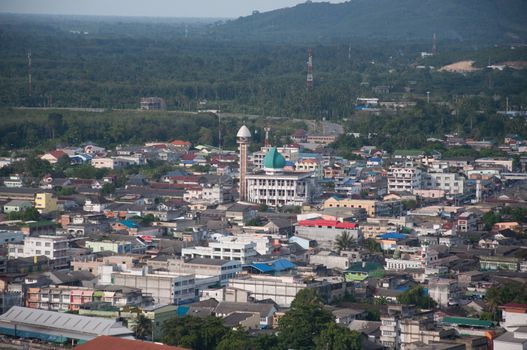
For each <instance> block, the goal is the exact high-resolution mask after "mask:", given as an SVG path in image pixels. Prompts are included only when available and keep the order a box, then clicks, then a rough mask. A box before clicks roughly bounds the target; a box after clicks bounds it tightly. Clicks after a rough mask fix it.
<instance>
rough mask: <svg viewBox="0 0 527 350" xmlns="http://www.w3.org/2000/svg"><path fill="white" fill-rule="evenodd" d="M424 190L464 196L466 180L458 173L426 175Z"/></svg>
mask: <svg viewBox="0 0 527 350" xmlns="http://www.w3.org/2000/svg"><path fill="white" fill-rule="evenodd" d="M422 188H423V189H426V190H441V191H444V192H445V194H452V195H454V194H463V193H464V192H465V178H464V177H463V176H461V175H459V174H457V173H426V174H423V179H422Z"/></svg>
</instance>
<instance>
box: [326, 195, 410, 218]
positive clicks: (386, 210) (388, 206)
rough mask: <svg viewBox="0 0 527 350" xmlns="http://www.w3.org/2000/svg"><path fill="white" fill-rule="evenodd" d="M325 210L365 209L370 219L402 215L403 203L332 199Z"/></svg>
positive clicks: (327, 201)
mask: <svg viewBox="0 0 527 350" xmlns="http://www.w3.org/2000/svg"><path fill="white" fill-rule="evenodd" d="M323 208H363V209H364V210H366V212H367V213H368V216H369V217H376V216H399V215H401V210H402V206H401V201H385V202H383V201H378V200H375V199H352V198H337V197H330V198H328V199H326V200H325V201H324V204H323Z"/></svg>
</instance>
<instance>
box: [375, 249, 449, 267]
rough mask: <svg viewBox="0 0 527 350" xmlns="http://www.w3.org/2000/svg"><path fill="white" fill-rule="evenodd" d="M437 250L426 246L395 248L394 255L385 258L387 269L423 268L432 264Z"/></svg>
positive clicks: (435, 258) (436, 255)
mask: <svg viewBox="0 0 527 350" xmlns="http://www.w3.org/2000/svg"><path fill="white" fill-rule="evenodd" d="M438 255H439V254H438V252H437V251H436V250H434V249H430V248H428V246H422V247H409V246H399V247H397V248H396V251H395V253H394V257H393V258H390V259H385V263H386V267H385V269H386V270H388V271H404V270H406V269H423V268H426V267H430V266H433V265H434V262H435V261H437V259H438Z"/></svg>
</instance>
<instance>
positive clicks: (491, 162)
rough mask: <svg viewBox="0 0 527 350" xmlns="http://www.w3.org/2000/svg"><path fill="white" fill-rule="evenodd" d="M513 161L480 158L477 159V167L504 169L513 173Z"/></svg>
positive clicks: (510, 159)
mask: <svg viewBox="0 0 527 350" xmlns="http://www.w3.org/2000/svg"><path fill="white" fill-rule="evenodd" d="M513 162H514V161H513V159H512V158H479V159H476V161H475V163H476V165H479V166H483V167H496V166H499V167H503V168H505V169H506V170H507V171H510V172H512V168H513Z"/></svg>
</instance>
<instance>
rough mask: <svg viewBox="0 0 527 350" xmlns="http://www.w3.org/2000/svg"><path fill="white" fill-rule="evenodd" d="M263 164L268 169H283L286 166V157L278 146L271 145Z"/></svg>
mask: <svg viewBox="0 0 527 350" xmlns="http://www.w3.org/2000/svg"><path fill="white" fill-rule="evenodd" d="M263 166H264V168H267V169H283V168H284V167H285V158H284V156H283V155H281V154H280V152H278V150H277V149H276V147H271V149H270V150H269V152H267V154H266V155H265V157H264V159H263Z"/></svg>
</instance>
